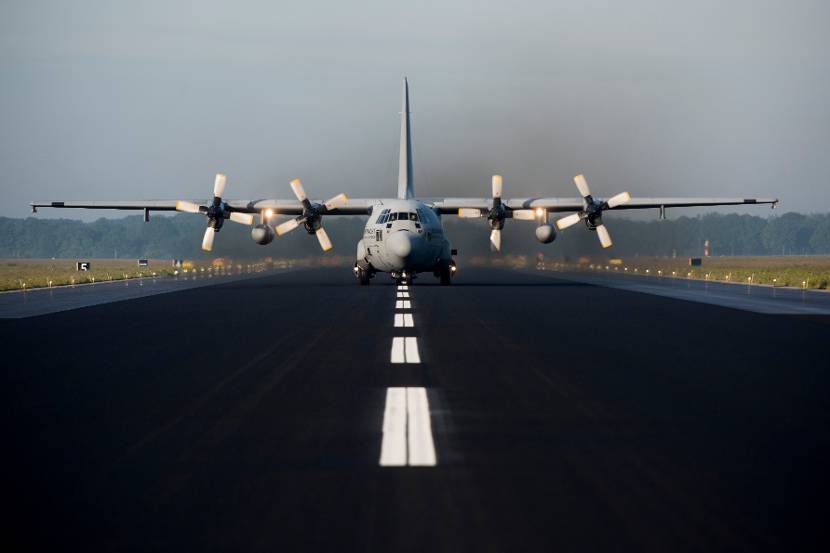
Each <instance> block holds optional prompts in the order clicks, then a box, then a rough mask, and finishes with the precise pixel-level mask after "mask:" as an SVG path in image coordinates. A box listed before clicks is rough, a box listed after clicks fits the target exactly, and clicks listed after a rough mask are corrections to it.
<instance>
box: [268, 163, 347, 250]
mask: <svg viewBox="0 0 830 553" xmlns="http://www.w3.org/2000/svg"><path fill="white" fill-rule="evenodd" d="M291 190H293V191H294V195H295V196H297V199H298V200H300V203H302V204H303V213H302V215H300V216H298V217H295V218H294V219H289V220H287V221H285V222H284V223H282V224H280V225H277V234H278V235H279V236H282V235H283V234H286V233H288V232H291V231H292V230H294V229H295V228H297V227H298V226H300V225H304V226H305V229H306V231H308V233H309V234H315V235H317V240H318V241H319V242H320V247H321V248H323V251H324V252H327V251H329V250H330V249H331V247H332V246H331V240H330V239H329V235H328V234H327V233H326V229H324V228H323V226H322V217H323V215H325V214H327V213H328V212H329V211H332V210H334V209H337V208H338V207H342V206H344V205H346V202H347V201H348V198H347V197H346V195H345V194H338V195H337V196H334V197H333V198H330V199H328V200H326V201H325V202H323V203H322V204H318V203H313V202H311V200H309V199H308V196H306V193H305V188H303V183H301V182H300V179H294V180H292V181H291Z"/></svg>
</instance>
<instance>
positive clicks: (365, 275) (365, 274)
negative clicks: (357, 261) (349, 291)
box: [357, 268, 372, 286]
mask: <svg viewBox="0 0 830 553" xmlns="http://www.w3.org/2000/svg"><path fill="white" fill-rule="evenodd" d="M357 280H359V281H360V285H361V286H369V284H371V282H372V273H370V272H369V271H367V270H365V269H361V268H358V269H357Z"/></svg>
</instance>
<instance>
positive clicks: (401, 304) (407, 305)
mask: <svg viewBox="0 0 830 553" xmlns="http://www.w3.org/2000/svg"><path fill="white" fill-rule="evenodd" d="M395 309H412V303H411V302H410V301H409V300H398V301H396V302H395Z"/></svg>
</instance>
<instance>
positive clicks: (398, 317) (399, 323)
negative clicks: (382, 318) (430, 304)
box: [395, 313, 415, 328]
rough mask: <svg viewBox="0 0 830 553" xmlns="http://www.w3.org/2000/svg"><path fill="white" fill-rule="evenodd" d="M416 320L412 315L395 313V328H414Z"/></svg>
mask: <svg viewBox="0 0 830 553" xmlns="http://www.w3.org/2000/svg"><path fill="white" fill-rule="evenodd" d="M413 326H415V320H414V319H413V318H412V314H411V313H395V328H412V327H413Z"/></svg>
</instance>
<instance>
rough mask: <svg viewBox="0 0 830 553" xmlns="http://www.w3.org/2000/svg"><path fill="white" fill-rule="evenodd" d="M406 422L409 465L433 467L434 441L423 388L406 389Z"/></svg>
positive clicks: (427, 403)
mask: <svg viewBox="0 0 830 553" xmlns="http://www.w3.org/2000/svg"><path fill="white" fill-rule="evenodd" d="M406 422H407V436H406V437H407V439H408V440H409V466H413V467H434V466H435V461H436V460H435V443H434V442H433V441H432V422H431V421H430V417H429V402H428V401H427V391H426V389H425V388H407V389H406Z"/></svg>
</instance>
